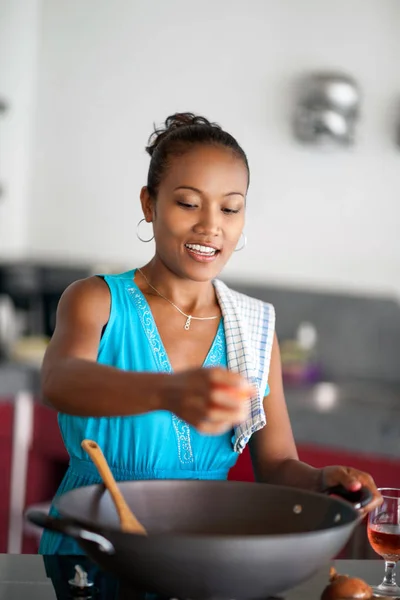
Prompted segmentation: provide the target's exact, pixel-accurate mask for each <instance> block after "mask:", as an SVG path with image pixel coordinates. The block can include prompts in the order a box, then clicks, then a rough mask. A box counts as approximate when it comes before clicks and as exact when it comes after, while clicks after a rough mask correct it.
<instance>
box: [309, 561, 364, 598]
mask: <svg viewBox="0 0 400 600" xmlns="http://www.w3.org/2000/svg"><path fill="white" fill-rule="evenodd" d="M329 581H330V583H329V585H327V586H326V588H325V589H324V591H323V592H322V595H321V600H352V599H353V598H354V599H357V600H370V598H372V596H373V592H372V589H371V587H370V586H369V585H368V584H367V583H366V582H365V581H363V580H362V579H359V578H358V577H349V576H348V575H338V574H337V572H336V570H335V569H334V568H333V567H331V569H330V572H329Z"/></svg>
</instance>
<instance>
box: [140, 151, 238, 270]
mask: <svg viewBox="0 0 400 600" xmlns="http://www.w3.org/2000/svg"><path fill="white" fill-rule="evenodd" d="M247 184H248V175H247V170H246V167H245V165H244V163H243V161H242V160H241V159H240V158H238V157H237V156H236V155H235V154H234V153H233V152H232V151H230V150H229V149H226V148H223V147H219V146H195V147H194V148H192V149H191V150H189V151H188V152H187V153H185V154H183V155H181V156H172V157H171V158H170V162H169V167H168V168H167V170H166V172H165V175H164V177H163V179H162V181H161V182H160V186H159V190H158V195H157V199H156V201H155V202H154V201H153V200H151V198H150V197H149V194H148V192H147V188H143V190H142V194H141V201H142V207H143V212H144V216H145V218H146V220H147V221H153V227H154V239H155V244H156V254H157V256H158V257H159V258H160V259H161V260H162V262H163V263H164V264H165V265H166V266H167V267H168V268H169V269H170V270H171V271H173V272H174V273H176V274H177V275H179V276H180V277H184V278H186V279H192V280H193V281H207V280H210V279H212V278H214V277H216V276H217V274H218V273H219V272H220V271H221V270H222V268H223V267H224V265H225V264H226V262H227V261H228V259H229V257H230V256H231V254H232V252H233V251H234V250H235V248H236V246H237V244H238V241H239V238H240V235H241V233H242V230H243V226H244V217H245V198H246V192H247Z"/></svg>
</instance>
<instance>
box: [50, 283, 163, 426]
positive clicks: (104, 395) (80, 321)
mask: <svg viewBox="0 0 400 600" xmlns="http://www.w3.org/2000/svg"><path fill="white" fill-rule="evenodd" d="M109 312H110V292H109V290H108V286H107V284H106V283H105V282H104V281H103V280H101V279H100V278H98V277H92V278H89V279H85V280H81V281H77V282H75V283H73V284H72V285H71V286H69V287H68V288H67V290H66V291H65V292H64V294H63V295H62V297H61V300H60V303H59V306H58V310H57V322H56V328H55V332H54V335H53V337H52V339H51V341H50V344H49V346H48V348H47V351H46V354H45V357H44V361H43V366H42V393H43V397H44V400H45V402H47V403H49V404H51V405H52V406H54V408H56V409H57V410H59V411H61V412H65V413H69V414H74V415H80V416H117V415H118V416H123V415H128V414H139V413H143V412H146V411H150V410H156V409H157V408H159V407H160V393H161V390H162V387H163V379H165V377H166V375H164V374H154V373H136V374H135V375H134V379H132V375H133V374H132V373H129V372H125V371H122V370H120V369H116V368H113V367H108V366H104V365H101V364H98V363H97V362H96V360H97V353H98V347H99V343H100V338H101V333H102V330H103V327H104V326H105V325H106V324H107V321H108V318H109Z"/></svg>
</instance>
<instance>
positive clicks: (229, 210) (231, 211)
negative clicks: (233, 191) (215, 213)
mask: <svg viewBox="0 0 400 600" xmlns="http://www.w3.org/2000/svg"><path fill="white" fill-rule="evenodd" d="M222 212H223V213H225V214H226V215H237V214H238V213H239V212H240V209H239V208H237V209H234V208H223V209H222Z"/></svg>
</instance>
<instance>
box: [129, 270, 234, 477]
mask: <svg viewBox="0 0 400 600" xmlns="http://www.w3.org/2000/svg"><path fill="white" fill-rule="evenodd" d="M135 272H136V270H134V271H133V274H132V281H131V282H130V283H132V284H133V285H131V286H130V287H129V288H128V292H129V294H130V296H131V298H132V299H133V301H134V303H135V306H136V309H137V312H138V315H139V319H140V322H141V324H142V327H143V330H144V332H145V334H146V337H147V339H148V341H149V344H150V347H151V350H152V353H153V356H154V359H155V362H156V364H157V366H158V369H159V370H160V371H162V372H166V373H172V372H173V369H172V365H171V362H170V360H169V358H168V354H167V351H166V350H165V347H164V344H163V341H162V339H161V336H160V333H159V331H158V327H157V325H156V322H155V320H154V317H153V313H152V312H151V308H150V305H149V303H148V302H147V300H146V297H145V296H144V294H143V293H142V292H141V290H140V289H139V287H138V286H137V284H136V283H135V281H134V277H135ZM224 352H226V344H225V335H224V328H223V320H222V318H221V320H220V322H219V325H218V329H217V333H216V334H215V337H214V339H213V341H212V344H211V346H210V349H209V351H208V353H207V355H206V358H205V360H204V362H203V367H214V366H216V365H219V364H221V361H222V358H223V355H224ZM172 424H173V427H174V430H175V434H176V438H177V445H178V458H179V462H180V463H181V464H182V465H185V467H186V468H188V466H190V465H193V463H194V456H193V449H192V444H191V436H190V427H189V425H188V423H186V421H184V420H183V419H180V418H179V417H177V416H176V415H175V414H173V413H172Z"/></svg>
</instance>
